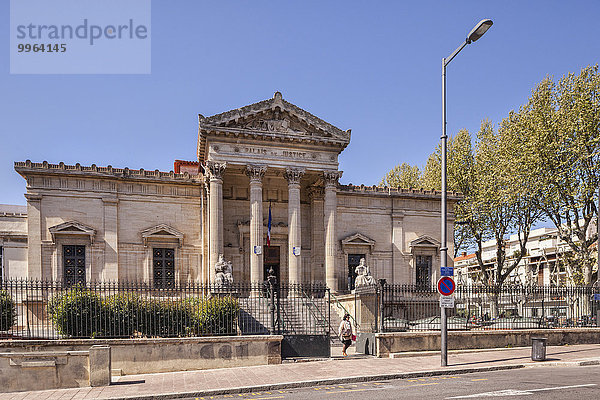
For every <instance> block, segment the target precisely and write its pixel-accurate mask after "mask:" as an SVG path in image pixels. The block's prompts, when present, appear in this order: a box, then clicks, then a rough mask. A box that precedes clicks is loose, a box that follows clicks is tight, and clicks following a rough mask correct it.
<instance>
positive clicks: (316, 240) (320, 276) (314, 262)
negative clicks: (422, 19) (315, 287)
mask: <svg viewBox="0 0 600 400" xmlns="http://www.w3.org/2000/svg"><path fill="white" fill-rule="evenodd" d="M309 198H310V212H311V243H310V264H309V265H310V266H311V270H310V271H309V272H310V273H309V274H307V275H308V276H309V280H310V281H311V282H323V283H324V282H325V248H324V246H323V243H325V229H324V228H323V222H324V220H323V187H320V186H313V187H311V188H310V191H309ZM304 272H305V273H306V271H304Z"/></svg>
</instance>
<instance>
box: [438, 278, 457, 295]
mask: <svg viewBox="0 0 600 400" xmlns="http://www.w3.org/2000/svg"><path fill="white" fill-rule="evenodd" d="M437 287H438V292H439V293H440V294H441V295H443V296H450V295H451V294H452V293H454V289H456V284H455V283H454V279H452V278H451V277H449V276H442V277H441V278H440V280H439V281H438V284H437Z"/></svg>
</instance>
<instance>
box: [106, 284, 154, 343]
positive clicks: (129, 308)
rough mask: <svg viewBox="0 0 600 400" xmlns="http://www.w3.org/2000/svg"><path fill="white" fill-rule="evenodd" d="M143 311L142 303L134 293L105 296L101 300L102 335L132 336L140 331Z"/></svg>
mask: <svg viewBox="0 0 600 400" xmlns="http://www.w3.org/2000/svg"><path fill="white" fill-rule="evenodd" d="M144 312H145V308H144V303H143V302H142V301H141V300H140V298H139V296H136V295H134V294H131V293H122V294H116V295H113V296H109V297H107V298H105V299H104V300H103V301H102V315H101V318H102V320H103V324H102V325H103V326H102V336H107V337H132V336H134V335H135V333H136V332H141V331H142V329H141V327H142V323H143V321H144Z"/></svg>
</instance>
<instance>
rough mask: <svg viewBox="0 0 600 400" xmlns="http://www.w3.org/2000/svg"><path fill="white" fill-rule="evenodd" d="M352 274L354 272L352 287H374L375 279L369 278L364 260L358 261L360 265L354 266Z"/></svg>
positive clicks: (369, 274)
mask: <svg viewBox="0 0 600 400" xmlns="http://www.w3.org/2000/svg"><path fill="white" fill-rule="evenodd" d="M354 272H356V279H355V280H354V287H359V286H370V285H375V278H373V277H372V276H371V273H370V272H369V267H368V266H367V264H366V261H365V259H364V258H361V259H360V264H358V265H357V266H356V268H355V269H354Z"/></svg>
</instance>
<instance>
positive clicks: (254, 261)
mask: <svg viewBox="0 0 600 400" xmlns="http://www.w3.org/2000/svg"><path fill="white" fill-rule="evenodd" d="M266 171H267V167H266V166H264V165H248V166H247V167H246V175H248V177H250V282H262V281H263V280H264V277H263V254H262V253H263V252H262V247H263V196H262V178H263V177H264V176H265V172H266ZM257 246H258V247H259V248H260V249H261V252H260V254H256V253H255V250H254V249H255V248H256V247H257Z"/></svg>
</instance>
